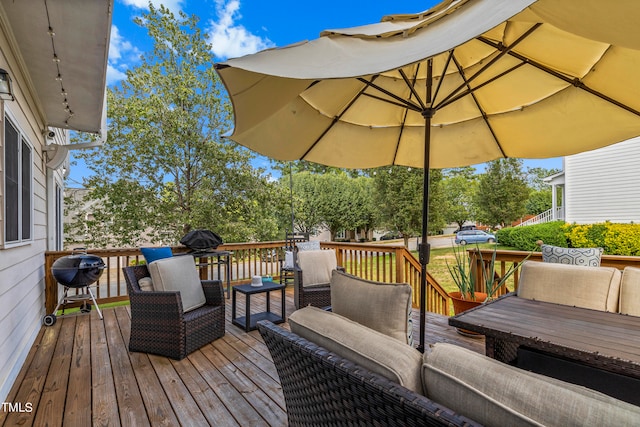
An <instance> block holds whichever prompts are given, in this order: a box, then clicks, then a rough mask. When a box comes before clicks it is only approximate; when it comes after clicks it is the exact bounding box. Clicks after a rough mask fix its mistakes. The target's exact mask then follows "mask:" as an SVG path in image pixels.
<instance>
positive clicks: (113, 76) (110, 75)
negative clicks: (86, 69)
mask: <svg viewBox="0 0 640 427" xmlns="http://www.w3.org/2000/svg"><path fill="white" fill-rule="evenodd" d="M126 77H127V75H126V74H125V73H124V72H122V71H120V70H118V69H117V68H115V67H114V66H113V65H111V64H107V86H110V85H112V84H115V83H118V82H119V81H120V80H124V79H125V78H126Z"/></svg>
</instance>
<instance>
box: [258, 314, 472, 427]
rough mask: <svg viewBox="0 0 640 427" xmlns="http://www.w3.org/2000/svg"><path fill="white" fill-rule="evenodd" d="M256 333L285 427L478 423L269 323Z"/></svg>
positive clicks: (262, 322)
mask: <svg viewBox="0 0 640 427" xmlns="http://www.w3.org/2000/svg"><path fill="white" fill-rule="evenodd" d="M258 329H259V330H260V333H261V334H262V337H263V339H264V341H265V343H266V345H267V347H268V348H269V352H270V353H271V357H272V358H273V361H274V363H275V365H276V369H277V370H278V376H279V377H280V383H281V385H282V391H283V394H284V398H285V402H286V405H287V415H288V418H289V425H290V426H314V427H315V426H321V425H326V426H343V425H344V426H347V425H349V426H440V425H448V426H469V425H477V424H476V423H474V422H473V421H471V420H469V419H467V418H465V417H462V416H460V415H458V414H456V413H454V412H453V411H451V410H450V409H448V408H445V407H443V406H441V405H438V404H437V403H435V402H433V401H432V400H429V399H427V398H426V397H424V396H421V395H418V394H416V393H414V392H412V391H410V390H408V389H406V388H404V387H402V386H400V385H398V384H396V383H394V382H391V381H389V380H387V379H386V378H383V377H381V376H379V375H377V374H375V373H372V372H371V371H368V370H366V369H364V368H361V367H359V366H358V365H355V364H354V363H352V362H350V361H348V360H346V359H343V358H341V357H339V356H337V355H335V354H334V353H331V352H329V351H327V350H325V349H324V348H322V347H319V346H317V345H315V344H313V343H311V342H309V341H307V340H305V339H304V338H301V337H299V336H298V335H296V334H294V333H292V332H289V331H287V330H285V329H283V328H280V327H278V326H276V325H274V324H273V323H271V322H268V321H261V322H258Z"/></svg>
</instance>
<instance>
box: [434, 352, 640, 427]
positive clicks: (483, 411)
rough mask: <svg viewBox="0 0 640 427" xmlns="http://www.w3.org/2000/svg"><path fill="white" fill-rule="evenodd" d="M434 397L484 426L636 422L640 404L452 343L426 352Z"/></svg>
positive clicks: (581, 424) (619, 424)
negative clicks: (615, 397) (526, 369)
mask: <svg viewBox="0 0 640 427" xmlns="http://www.w3.org/2000/svg"><path fill="white" fill-rule="evenodd" d="M422 378H423V386H424V390H425V394H426V396H427V397H428V398H430V399H432V400H434V401H436V402H438V403H440V404H442V405H444V406H447V407H448V408H450V409H452V410H453V411H455V412H457V413H459V414H461V415H464V416H467V417H469V418H471V419H473V420H475V421H477V422H479V423H480V424H486V425H496V426H515V425H536V426H537V425H556V426H585V425H590V426H604V425H612V426H613V425H616V426H621V425H635V424H636V423H637V422H638V419H640V418H638V417H640V407H637V406H634V405H631V404H629V403H626V402H622V401H620V400H617V399H614V398H613V397H610V396H607V395H604V394H602V393H599V392H597V391H594V390H590V389H588V388H586V387H582V386H578V385H575V384H569V383H566V382H563V381H560V380H556V379H553V378H549V377H546V376H543V375H539V374H534V373H532V372H529V371H525V370H522V369H519V368H516V367H513V366H510V365H507V364H505V363H501V362H498V361H496V360H493V359H490V358H488V357H486V356H483V355H481V354H478V353H475V352H473V351H471V350H468V349H465V348H462V347H459V346H456V345H452V344H446V343H438V344H435V345H434V346H433V348H432V349H431V352H428V353H425V355H424V364H423V366H422Z"/></svg>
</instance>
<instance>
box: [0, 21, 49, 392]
mask: <svg viewBox="0 0 640 427" xmlns="http://www.w3.org/2000/svg"><path fill="white" fill-rule="evenodd" d="M11 51H12V50H11V49H9V44H8V42H7V36H6V33H5V32H4V28H0V68H4V69H6V70H7V71H9V74H10V75H11V78H12V79H13V89H14V93H15V97H16V99H15V101H4V102H0V112H1V113H2V117H1V119H2V120H0V135H2V136H1V137H0V159H1V160H0V201H2V203H0V206H4V198H3V192H4V179H3V177H4V174H3V170H1V169H2V168H4V158H3V157H4V154H3V153H4V147H3V144H4V136H3V135H4V114H5V113H6V114H8V115H9V117H10V118H11V119H12V120H13V122H14V124H15V125H16V127H17V128H18V129H19V131H20V132H21V133H22V134H23V135H24V136H25V137H26V139H27V140H28V141H29V143H30V144H31V147H32V156H33V164H32V189H33V199H32V209H33V212H32V217H33V220H32V221H33V230H32V240H31V241H30V242H27V243H25V244H21V245H19V246H13V247H7V248H5V247H4V246H1V245H0V308H1V309H0V401H4V400H5V399H6V396H7V394H8V393H9V391H10V389H11V386H12V385H13V382H14V380H15V378H16V377H17V375H18V373H19V371H20V368H21V367H22V365H23V363H24V360H25V359H26V357H27V354H28V352H29V350H30V348H31V345H32V344H33V342H34V340H35V338H36V336H37V334H38V332H39V330H40V327H41V318H42V316H43V315H44V314H45V313H44V253H45V251H46V249H47V220H48V219H47V215H48V213H47V212H48V210H49V206H48V201H47V186H48V183H47V174H46V166H45V163H46V159H45V158H43V157H44V156H46V154H45V153H43V150H42V147H43V145H44V137H43V135H42V130H43V128H44V123H43V121H42V118H41V116H40V115H39V114H38V113H37V112H36V111H37V108H36V105H37V103H36V101H35V100H34V99H33V97H32V96H31V93H30V92H29V91H28V90H24V89H25V88H27V87H28V85H27V80H28V79H27V78H26V77H25V76H24V75H22V74H21V67H20V65H19V62H18V61H17V60H16V58H15V57H13V56H10V55H8V54H7V53H8V52H11ZM3 216H4V208H3V209H0V230H4V219H3ZM0 236H1V238H0V240H1V241H0V244H4V233H3V232H0Z"/></svg>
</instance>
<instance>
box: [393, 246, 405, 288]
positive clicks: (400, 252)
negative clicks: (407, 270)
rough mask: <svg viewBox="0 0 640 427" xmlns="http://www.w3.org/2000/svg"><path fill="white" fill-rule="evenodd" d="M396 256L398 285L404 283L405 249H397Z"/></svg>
mask: <svg viewBox="0 0 640 427" xmlns="http://www.w3.org/2000/svg"><path fill="white" fill-rule="evenodd" d="M395 255H396V257H395V258H396V283H404V282H405V280H404V264H405V259H404V248H397V249H396V250H395Z"/></svg>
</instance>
